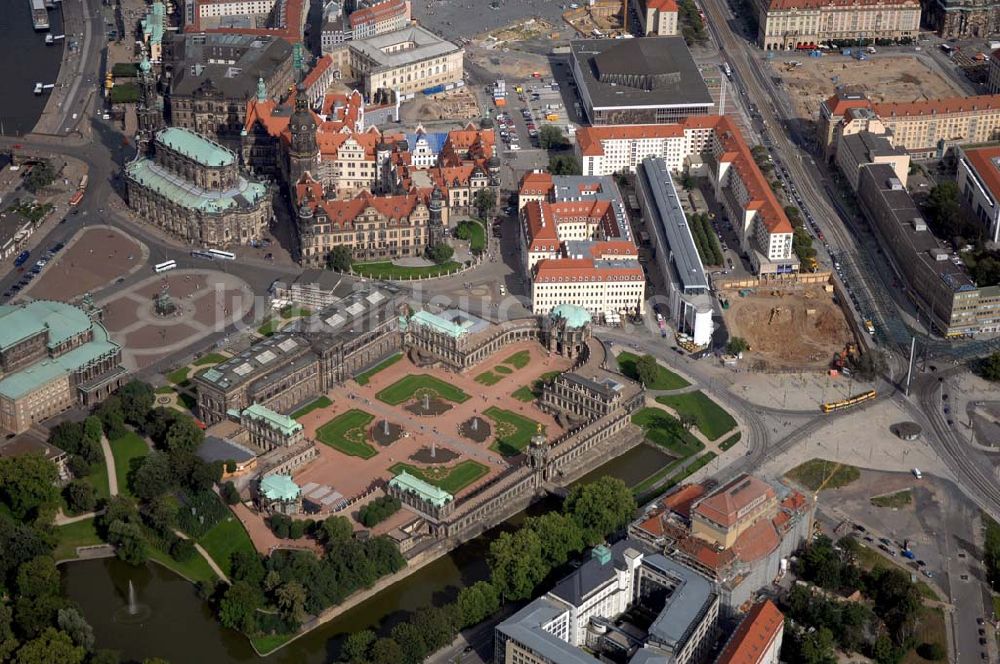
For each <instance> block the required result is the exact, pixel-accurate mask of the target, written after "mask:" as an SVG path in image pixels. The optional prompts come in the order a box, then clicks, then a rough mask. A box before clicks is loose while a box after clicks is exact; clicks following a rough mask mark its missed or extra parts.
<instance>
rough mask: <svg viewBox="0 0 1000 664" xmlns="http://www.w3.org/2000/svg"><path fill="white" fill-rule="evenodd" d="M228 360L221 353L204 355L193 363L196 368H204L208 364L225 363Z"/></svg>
mask: <svg viewBox="0 0 1000 664" xmlns="http://www.w3.org/2000/svg"><path fill="white" fill-rule="evenodd" d="M227 359H228V358H227V357H226V356H225V355H222V354H221V353H205V354H204V355H202V356H201V357H199V358H198V359H197V360H195V361H194V365H195V366H196V367H206V366H208V365H210V364H219V363H220V362H225V361H226V360H227Z"/></svg>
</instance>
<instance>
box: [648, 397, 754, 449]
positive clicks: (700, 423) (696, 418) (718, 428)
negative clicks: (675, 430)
mask: <svg viewBox="0 0 1000 664" xmlns="http://www.w3.org/2000/svg"><path fill="white" fill-rule="evenodd" d="M656 402H657V403H661V404H663V405H664V406H667V407H668V408H672V409H673V410H674V411H676V412H677V414H678V415H679V416H680V417H681V418H682V419H683V418H688V419H689V420H690V421H691V422H693V423H694V425H695V426H696V427H698V430H699V431H701V432H702V433H703V434H705V437H706V438H708V439H709V440H717V439H718V438H719V437H720V436H722V435H723V434H725V433H728V432H730V431H732V430H733V429H734V428H736V420H734V419H733V416H732V415H730V414H729V413H727V412H726V411H725V410H723V409H722V407H721V406H719V404H717V403H715V402H714V401H712V400H711V399H709V398H708V397H707V396H706V395H705V393H704V392H701V391H700V390H699V391H696V392H685V393H684V394H671V395H664V396H659V397H656Z"/></svg>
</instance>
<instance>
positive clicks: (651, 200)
mask: <svg viewBox="0 0 1000 664" xmlns="http://www.w3.org/2000/svg"><path fill="white" fill-rule="evenodd" d="M640 172H641V175H640V177H641V178H642V182H641V183H640V184H641V186H642V191H643V193H644V194H645V193H646V192H648V196H647V195H643V196H642V204H643V206H644V207H646V208H648V209H646V210H645V213H646V214H647V215H648V216H649V218H650V219H651V220H652V221H653V228H654V229H655V231H656V234H657V236H659V237H658V239H659V241H660V242H659V244H662V246H663V248H664V249H669V251H670V258H671V261H670V262H671V263H672V264H673V266H674V268H675V271H676V275H677V280H678V281H679V282H680V284H681V289H682V290H683V291H684V292H685V293H693V292H696V291H706V292H707V291H708V278H707V277H706V276H705V267H704V266H703V265H702V264H701V257H700V256H699V255H698V248H697V247H696V246H695V244H694V237H692V235H691V227H690V226H689V225H688V221H687V217H686V216H685V215H684V210H683V209H682V208H681V203H680V199H679V198H678V197H677V190H676V189H675V188H674V181H673V178H671V177H670V170H669V169H668V168H667V164H666V162H665V161H664V160H663V159H659V158H653V157H647V158H646V159H643V160H642V168H641V169H640Z"/></svg>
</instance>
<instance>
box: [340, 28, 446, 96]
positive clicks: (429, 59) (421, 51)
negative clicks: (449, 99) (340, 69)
mask: <svg viewBox="0 0 1000 664" xmlns="http://www.w3.org/2000/svg"><path fill="white" fill-rule="evenodd" d="M346 48H347V49H348V51H349V62H350V70H351V73H352V76H353V77H354V78H355V79H356V80H358V81H364V91H365V95H366V96H368V97H369V98H370V97H371V96H372V95H375V94H376V92H378V91H379V90H391V91H393V92H394V93H395V94H396V95H398V96H400V97H402V98H403V99H407V98H410V97H412V96H413V95H414V94H416V93H417V92H421V91H423V90H425V89H428V88H437V87H438V86H441V89H442V90H444V89H446V88H454V87H458V86H461V85H464V79H463V76H464V73H465V69H464V56H465V49H463V48H462V47H461V46H457V45H456V44H453V43H452V42H450V41H448V40H446V39H442V38H441V37H439V36H437V35H436V34H434V33H433V32H431V31H430V30H427V29H426V28H423V27H421V26H419V25H413V26H410V27H406V28H403V29H402V30H396V31H395V32H386V33H383V34H379V35H375V36H373V37H370V38H368V39H361V40H359V39H354V40H352V41H350V42H348V43H347V45H346Z"/></svg>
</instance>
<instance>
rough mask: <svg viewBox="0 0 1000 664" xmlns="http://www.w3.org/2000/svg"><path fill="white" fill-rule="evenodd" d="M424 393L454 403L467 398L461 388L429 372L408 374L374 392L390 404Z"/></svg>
mask: <svg viewBox="0 0 1000 664" xmlns="http://www.w3.org/2000/svg"><path fill="white" fill-rule="evenodd" d="M424 394H429V395H430V396H432V397H434V396H437V397H440V398H442V399H444V400H446V401H453V402H455V403H462V402H464V401H468V399H469V395H468V394H466V393H465V392H463V391H462V390H461V389H459V388H457V387H455V386H454V385H452V384H451V383H446V382H444V381H443V380H441V379H439V378H435V377H434V376H431V375H429V374H410V375H409V376H406V377H405V378H401V379H399V380H397V381H396V382H395V383H393V384H392V385H390V386H389V387H387V388H385V389H384V390H382V391H381V392H379V393H378V394H376V395H375V398H377V399H378V400H379V401H382V402H385V403H387V404H389V405H390V406H398V405H399V404H401V403H404V402H406V401H409V400H411V399H414V398H422V397H423V396H424Z"/></svg>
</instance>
